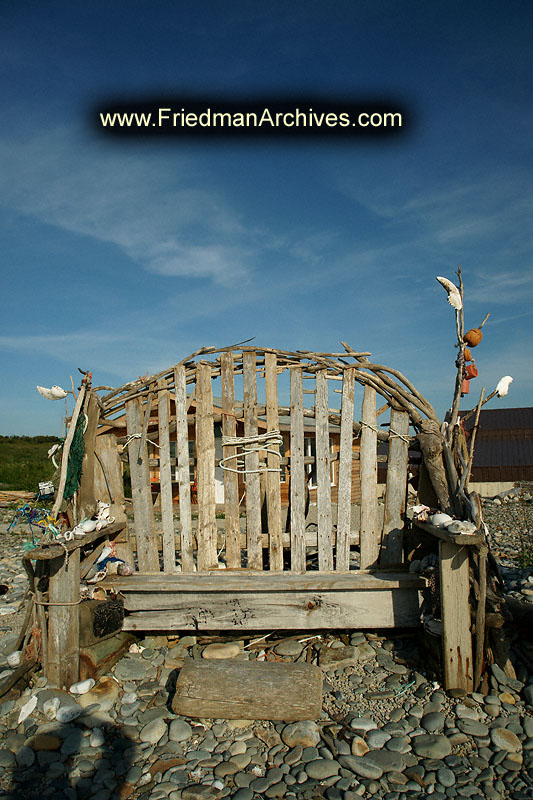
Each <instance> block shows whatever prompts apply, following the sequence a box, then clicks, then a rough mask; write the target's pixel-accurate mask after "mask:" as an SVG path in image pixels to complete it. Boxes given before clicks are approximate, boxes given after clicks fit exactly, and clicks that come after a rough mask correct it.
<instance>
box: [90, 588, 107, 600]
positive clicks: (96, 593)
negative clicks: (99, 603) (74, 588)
mask: <svg viewBox="0 0 533 800" xmlns="http://www.w3.org/2000/svg"><path fill="white" fill-rule="evenodd" d="M106 597H107V592H106V590H105V589H104V588H103V587H102V586H96V587H95V588H94V589H93V590H92V599H93V600H105V599H106Z"/></svg>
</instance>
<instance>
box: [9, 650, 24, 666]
mask: <svg viewBox="0 0 533 800" xmlns="http://www.w3.org/2000/svg"><path fill="white" fill-rule="evenodd" d="M21 660H22V651H21V650H15V651H14V652H13V653H10V654H9V655H8V657H7V664H8V666H9V667H18V666H19V664H20V662H21Z"/></svg>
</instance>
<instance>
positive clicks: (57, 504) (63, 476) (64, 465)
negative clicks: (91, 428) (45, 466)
mask: <svg viewBox="0 0 533 800" xmlns="http://www.w3.org/2000/svg"><path fill="white" fill-rule="evenodd" d="M86 388H87V384H86V381H85V378H84V379H83V382H82V384H81V387H80V390H79V392H78V396H77V398H76V404H75V406H74V411H73V412H72V417H71V420H70V425H69V429H68V433H67V438H66V439H65V442H64V444H63V450H62V454H61V469H60V474H59V486H58V487H57V494H56V499H55V501H54V506H53V508H52V516H53V517H57V515H58V513H59V509H60V508H61V503H62V502H63V494H64V491H65V484H66V482H67V469H68V458H69V453H70V446H71V444H72V440H73V438H74V433H75V431H76V425H77V422H78V417H79V416H80V412H81V409H82V407H83V401H84V399H85V392H86Z"/></svg>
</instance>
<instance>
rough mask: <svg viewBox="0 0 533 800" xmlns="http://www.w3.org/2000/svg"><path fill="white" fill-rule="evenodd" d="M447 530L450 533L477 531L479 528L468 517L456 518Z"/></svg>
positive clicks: (447, 526)
mask: <svg viewBox="0 0 533 800" xmlns="http://www.w3.org/2000/svg"><path fill="white" fill-rule="evenodd" d="M446 530H447V531H449V532H450V533H475V532H476V531H477V528H476V526H475V524H474V523H473V522H470V521H469V520H466V519H463V520H462V519H454V520H452V522H450V523H449V524H448V525H446Z"/></svg>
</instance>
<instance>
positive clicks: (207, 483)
mask: <svg viewBox="0 0 533 800" xmlns="http://www.w3.org/2000/svg"><path fill="white" fill-rule="evenodd" d="M196 460H197V470H198V480H197V483H198V569H199V570H206V569H214V568H215V567H216V565H217V563H218V559H217V547H216V543H217V525H216V516H215V432H214V429H213V391H212V386H211V367H210V366H209V364H198V367H197V369H196Z"/></svg>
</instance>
